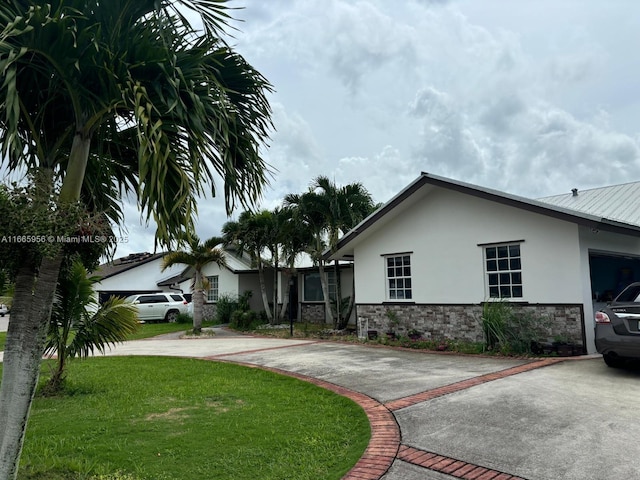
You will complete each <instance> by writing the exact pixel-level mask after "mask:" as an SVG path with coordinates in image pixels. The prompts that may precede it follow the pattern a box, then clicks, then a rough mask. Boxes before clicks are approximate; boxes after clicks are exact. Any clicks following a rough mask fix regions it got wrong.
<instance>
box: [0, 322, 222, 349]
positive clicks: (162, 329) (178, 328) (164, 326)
mask: <svg viewBox="0 0 640 480" xmlns="http://www.w3.org/2000/svg"><path fill="white" fill-rule="evenodd" d="M212 325H214V323H213V322H203V323H202V326H203V327H210V326H212ZM189 327H190V325H189V324H186V323H143V324H141V325H140V328H139V329H138V331H137V332H136V333H134V334H132V335H130V336H129V340H140V339H142V338H149V337H155V336H156V335H163V334H165V333H173V332H186V331H187V330H189ZM6 339H7V332H0V351H3V350H4V344H5V341H6Z"/></svg>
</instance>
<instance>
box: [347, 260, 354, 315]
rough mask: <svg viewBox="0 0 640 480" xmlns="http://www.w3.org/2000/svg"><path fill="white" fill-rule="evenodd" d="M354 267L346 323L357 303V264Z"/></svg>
mask: <svg viewBox="0 0 640 480" xmlns="http://www.w3.org/2000/svg"><path fill="white" fill-rule="evenodd" d="M352 268H353V273H352V275H351V297H350V298H349V306H348V307H347V312H346V313H345V319H346V320H345V321H346V324H348V323H349V319H350V318H351V313H352V312H353V307H354V306H355V304H356V269H355V266H354V267H352Z"/></svg>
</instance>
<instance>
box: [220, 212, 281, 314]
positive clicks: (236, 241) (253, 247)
mask: <svg viewBox="0 0 640 480" xmlns="http://www.w3.org/2000/svg"><path fill="white" fill-rule="evenodd" d="M276 235H277V233H276V231H275V229H274V221H273V217H272V214H271V212H269V211H268V210H263V211H261V212H259V213H252V212H250V211H244V212H242V213H241V214H240V217H239V218H238V221H230V222H226V223H225V224H224V225H223V226H222V238H223V239H224V242H225V244H227V245H231V244H233V245H235V246H236V248H238V250H239V251H240V253H244V252H246V253H248V254H249V256H250V257H251V263H252V264H253V265H254V266H255V267H256V268H257V269H258V278H259V281H260V293H261V296H262V303H263V305H264V310H265V312H266V314H267V318H268V320H269V322H273V320H274V318H275V315H274V313H273V312H272V311H271V307H270V306H269V297H268V296H267V286H266V281H265V278H264V269H265V266H266V263H267V262H266V260H265V251H266V250H267V249H268V248H269V247H270V246H272V245H273V243H274V240H273V239H274V237H275V236H276ZM274 268H275V267H274ZM276 308H277V304H275V305H274V311H275V309H276Z"/></svg>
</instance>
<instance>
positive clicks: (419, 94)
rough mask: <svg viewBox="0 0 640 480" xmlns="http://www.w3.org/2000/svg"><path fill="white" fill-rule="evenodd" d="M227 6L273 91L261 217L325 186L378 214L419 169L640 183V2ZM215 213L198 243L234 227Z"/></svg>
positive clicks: (529, 189)
mask: <svg viewBox="0 0 640 480" xmlns="http://www.w3.org/2000/svg"><path fill="white" fill-rule="evenodd" d="M233 5H236V6H239V5H241V6H244V7H245V9H244V10H240V11H238V12H232V14H234V15H236V14H237V16H239V17H240V18H242V19H244V20H246V21H245V22H244V23H241V24H239V25H237V26H238V27H239V29H240V31H239V32H236V33H235V34H234V35H235V42H236V44H237V45H236V49H237V50H238V51H239V52H240V53H242V54H243V55H245V56H246V57H247V59H248V60H249V61H250V63H252V65H254V66H255V67H256V68H257V69H258V70H259V71H260V72H262V73H263V74H264V75H265V76H266V77H267V78H268V79H269V80H270V81H271V82H272V83H273V84H274V87H275V89H276V93H275V94H273V95H272V96H271V101H272V106H273V111H274V117H273V118H274V123H275V125H276V129H277V131H276V132H275V133H274V134H273V136H272V139H271V142H270V143H271V146H270V148H269V149H268V150H267V151H266V153H265V158H266V159H267V160H268V162H269V163H270V164H272V166H273V167H274V168H275V169H276V172H275V177H274V179H273V181H272V183H271V186H270V188H269V189H268V191H267V192H266V195H265V198H264V200H263V202H262V205H261V206H262V207H264V208H273V207H275V206H277V205H278V204H279V202H280V200H281V199H282V197H283V196H284V195H286V194H287V193H296V192H301V191H304V190H305V189H306V188H307V187H308V185H309V183H310V182H311V180H312V179H313V178H314V177H316V176H318V175H327V176H329V177H330V178H332V179H334V180H335V181H336V182H337V183H339V184H346V183H351V182H355V181H359V182H361V183H363V185H364V186H365V187H366V188H367V189H368V190H369V191H370V192H371V193H372V194H373V195H374V198H375V200H376V201H383V200H388V199H389V198H390V197H391V196H393V195H394V194H396V193H397V192H398V191H399V190H400V189H402V188H403V187H405V186H406V185H407V184H408V183H409V182H410V181H412V180H413V179H415V178H416V177H417V176H418V175H419V173H420V172H421V171H429V172H431V173H434V174H439V175H445V176H450V177H452V178H456V179H459V180H462V181H467V182H471V183H476V184H479V185H483V186H488V187H493V188H498V189H502V190H505V191H508V192H511V193H515V194H521V195H525V196H532V197H536V196H543V195H550V194H555V193H560V192H565V191H567V192H568V191H570V189H571V188H572V187H577V188H580V189H584V188H588V187H593V186H601V185H606V184H615V183H623V182H628V181H637V180H638V179H640V143H639V138H640V135H639V134H640V120H639V119H638V118H637V105H636V102H638V101H639V100H638V98H637V94H636V89H637V88H636V87H637V84H638V83H639V82H640V79H639V78H638V76H639V75H640V68H638V65H637V62H636V61H635V53H634V51H633V45H637V43H638V41H639V40H640V31H638V30H637V28H636V26H635V25H634V24H633V22H632V21H631V19H632V18H635V17H636V16H637V14H639V13H640V4H638V5H636V4H635V3H633V4H632V3H631V2H627V3H625V5H624V8H621V7H620V8H609V7H607V8H604V7H603V6H602V4H600V3H599V2H593V1H586V2H584V1H569V0H567V1H565V2H560V3H558V2H555V1H552V0H540V1H539V2H503V1H496V0H487V1H486V2H484V1H483V2H475V1H470V0H452V1H447V0H442V1H439V0H400V1H398V2H388V1H386V0H309V1H305V2H297V1H293V0H270V1H269V2H268V5H267V4H266V2H246V1H243V2H241V1H236V0H234V2H233ZM216 202H218V203H216ZM220 202H221V200H220V201H219V200H218V199H215V200H205V201H203V202H202V204H201V208H200V210H201V217H200V220H199V222H198V233H199V234H200V236H201V237H203V238H205V237H206V236H207V234H205V233H203V232H210V231H211V232H213V231H214V230H217V229H219V226H220V225H221V224H222V223H223V222H224V221H226V217H225V215H224V211H223V208H222V207H221V206H220V205H221V203H220ZM133 218H134V219H135V220H137V216H136V215H135V214H134V215H133ZM212 234H214V233H212ZM141 235H143V236H144V235H146V236H144V238H148V234H146V233H145V232H141ZM151 245H153V242H151ZM143 250H144V249H143Z"/></svg>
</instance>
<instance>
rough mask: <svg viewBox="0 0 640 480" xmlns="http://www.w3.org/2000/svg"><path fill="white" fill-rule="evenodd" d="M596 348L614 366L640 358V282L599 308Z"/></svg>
mask: <svg viewBox="0 0 640 480" xmlns="http://www.w3.org/2000/svg"><path fill="white" fill-rule="evenodd" d="M596 349H597V350H598V353H601V354H602V357H603V358H604V362H605V363H606V364H607V365H609V366H610V367H620V366H622V365H624V364H625V363H627V361H628V360H640V282H637V283H632V284H631V285H629V286H628V287H627V288H625V289H624V290H623V291H622V292H621V293H620V295H618V296H617V297H616V298H615V300H614V301H613V302H611V303H610V304H608V305H607V306H606V307H605V308H603V309H602V310H600V311H598V312H596Z"/></svg>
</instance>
